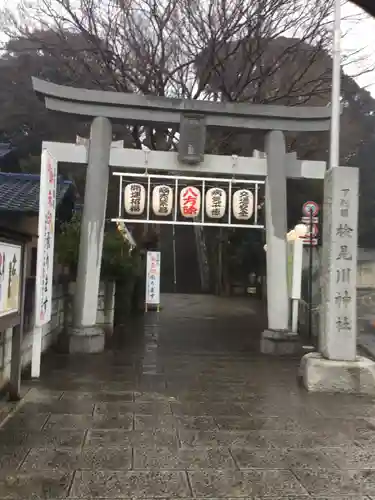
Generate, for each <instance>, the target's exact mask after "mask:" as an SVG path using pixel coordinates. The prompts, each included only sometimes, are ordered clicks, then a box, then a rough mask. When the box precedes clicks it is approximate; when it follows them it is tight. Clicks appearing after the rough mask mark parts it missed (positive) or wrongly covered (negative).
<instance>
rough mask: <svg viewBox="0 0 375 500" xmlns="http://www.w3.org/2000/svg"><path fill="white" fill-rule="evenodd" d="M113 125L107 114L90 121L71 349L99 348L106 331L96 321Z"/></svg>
mask: <svg viewBox="0 0 375 500" xmlns="http://www.w3.org/2000/svg"><path fill="white" fill-rule="evenodd" d="M111 141H112V126H111V122H110V121H109V120H108V119H107V118H102V117H98V118H95V119H94V121H93V122H92V125H91V134H90V145H89V159H88V167H87V174H86V188H85V200H84V208H83V217H82V223H81V240H80V246H79V260H78V271H77V282H76V292H75V295H74V303H73V327H72V328H71V330H70V339H69V350H70V352H100V351H102V350H103V349H104V340H105V336H104V331H103V329H102V328H100V327H99V326H97V325H96V311H97V307H98V293H99V281H100V268H101V260H102V249H103V235H104V224H105V213H106V207H107V193H108V177H109V168H108V165H109V157H110V151H111Z"/></svg>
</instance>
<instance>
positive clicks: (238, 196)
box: [232, 189, 254, 220]
mask: <svg viewBox="0 0 375 500" xmlns="http://www.w3.org/2000/svg"><path fill="white" fill-rule="evenodd" d="M232 207H233V215H234V217H235V218H236V219H238V220H249V219H250V218H251V217H252V215H253V212H254V195H253V193H252V192H251V191H249V190H248V189H239V190H238V191H236V192H235V193H234V194H233V201H232Z"/></svg>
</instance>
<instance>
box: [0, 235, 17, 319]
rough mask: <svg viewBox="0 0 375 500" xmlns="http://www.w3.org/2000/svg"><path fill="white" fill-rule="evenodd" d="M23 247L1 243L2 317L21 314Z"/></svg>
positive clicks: (0, 284) (0, 301)
mask: <svg viewBox="0 0 375 500" xmlns="http://www.w3.org/2000/svg"><path fill="white" fill-rule="evenodd" d="M21 258H22V247H21V246H20V245H13V244H10V243H5V242H0V317H3V316H7V315H8V314H14V313H17V312H19V308H20V291H21Z"/></svg>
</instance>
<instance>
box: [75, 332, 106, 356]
mask: <svg viewBox="0 0 375 500" xmlns="http://www.w3.org/2000/svg"><path fill="white" fill-rule="evenodd" d="M104 346H105V333H104V330H103V329H102V328H100V327H98V326H87V327H81V328H77V327H76V328H69V352H70V353H72V354H77V353H87V354H95V353H99V352H103V351H104Z"/></svg>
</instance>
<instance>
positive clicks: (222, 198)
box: [206, 188, 227, 219]
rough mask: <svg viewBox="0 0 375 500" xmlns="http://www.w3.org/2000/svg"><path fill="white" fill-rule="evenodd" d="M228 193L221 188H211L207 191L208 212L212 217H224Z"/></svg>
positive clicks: (208, 215)
mask: <svg viewBox="0 0 375 500" xmlns="http://www.w3.org/2000/svg"><path fill="white" fill-rule="evenodd" d="M226 203H227V193H226V192H225V191H224V189H221V188H211V189H209V190H208V191H207V193H206V214H207V217H209V218H210V219H221V218H222V217H224V214H225V209H226Z"/></svg>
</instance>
